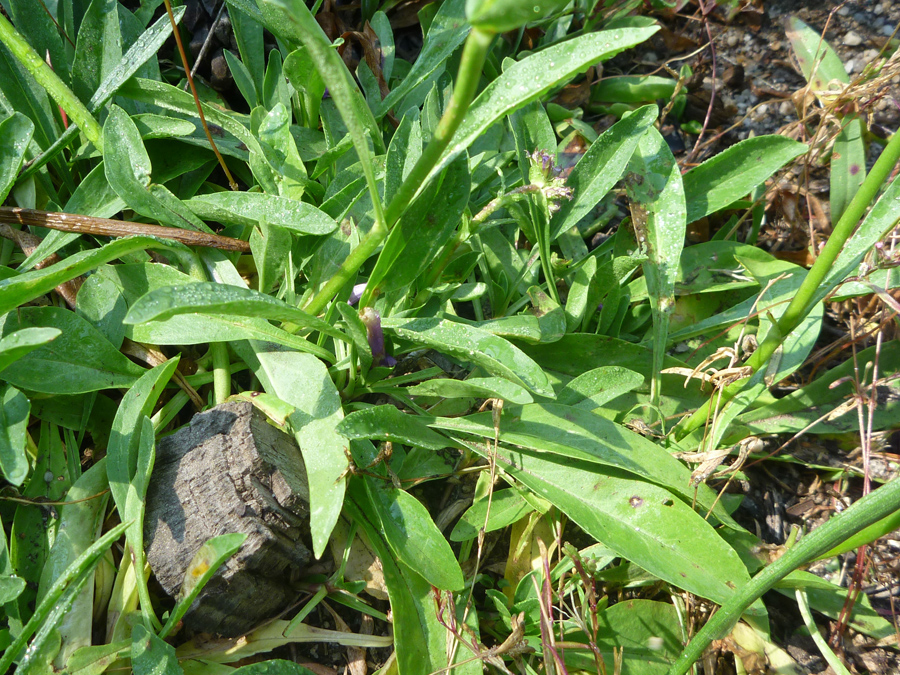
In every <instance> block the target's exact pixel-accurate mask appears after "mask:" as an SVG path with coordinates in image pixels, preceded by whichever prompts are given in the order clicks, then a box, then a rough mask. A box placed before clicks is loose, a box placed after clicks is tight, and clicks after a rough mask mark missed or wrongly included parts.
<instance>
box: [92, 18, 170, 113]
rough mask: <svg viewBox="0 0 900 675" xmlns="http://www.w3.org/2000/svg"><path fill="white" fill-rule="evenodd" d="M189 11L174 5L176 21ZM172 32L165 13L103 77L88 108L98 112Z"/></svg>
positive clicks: (152, 55) (154, 54) (154, 53)
mask: <svg viewBox="0 0 900 675" xmlns="http://www.w3.org/2000/svg"><path fill="white" fill-rule="evenodd" d="M186 11H187V8H186V7H173V8H172V13H173V14H174V15H175V23H176V24H177V23H179V22H180V21H181V19H182V17H183V16H184V13H185V12H186ZM171 34H172V22H171V21H170V20H169V17H168V16H166V15H165V14H164V15H163V16H161V17H159V18H158V19H157V20H156V21H155V22H154V23H153V25H152V26H150V27H149V28H148V29H147V30H146V31H144V32H143V33H142V34H141V36H140V37H139V38H138V39H137V40H135V41H134V44H132V45H131V47H129V48H128V51H126V52H125V55H124V56H123V57H122V60H121V61H119V62H118V63H117V64H116V66H115V67H114V68H113V69H112V70H111V71H110V72H109V74H108V75H107V76H106V77H105V78H103V81H102V82H101V83H100V86H99V87H97V91H95V92H94V95H93V96H91V101H90V103H89V104H88V108H89V109H90V111H91V112H97V111H98V110H100V108H101V107H102V106H103V105H105V104H106V103H107V101H109V99H111V98H112V96H113V94H115V93H116V91H117V90H118V89H119V88H120V87H121V86H122V85H123V84H125V82H127V81H128V79H129V78H131V76H132V75H134V74H135V73H137V71H138V70H139V69H140V68H141V66H143V65H144V64H145V63H146V62H147V61H148V60H149V59H150V58H152V57H155V56H156V53H157V52H158V51H159V48H160V47H162V45H163V42H165V41H166V40H167V39H168V38H169V36H170V35H171Z"/></svg>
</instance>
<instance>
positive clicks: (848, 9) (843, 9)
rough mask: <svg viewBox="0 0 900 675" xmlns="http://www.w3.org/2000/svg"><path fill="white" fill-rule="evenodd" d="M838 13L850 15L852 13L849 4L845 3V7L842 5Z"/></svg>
mask: <svg viewBox="0 0 900 675" xmlns="http://www.w3.org/2000/svg"><path fill="white" fill-rule="evenodd" d="M837 13H838V14H839V15H840V16H849V15H850V8H849V7H848V6H847V5H844V6H843V7H841V8H840V9H839V10H838V11H837Z"/></svg>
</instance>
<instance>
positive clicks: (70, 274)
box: [0, 236, 190, 314]
mask: <svg viewBox="0 0 900 675" xmlns="http://www.w3.org/2000/svg"><path fill="white" fill-rule="evenodd" d="M145 248H168V249H174V250H181V251H188V250H190V249H188V248H187V246H184V245H183V244H179V243H178V242H175V241H171V240H166V239H159V238H157V237H144V236H138V237H123V238H122V239H117V240H116V241H113V242H110V243H109V244H106V245H105V246H102V247H101V248H95V249H90V250H87V251H79V252H78V253H73V254H72V255H70V256H69V257H68V258H66V259H64V260H61V261H60V262H58V263H56V264H55V265H50V266H48V267H45V268H43V269H40V270H33V271H31V272H26V273H25V274H19V275H17V276H14V277H10V278H9V279H3V280H0V314H5V313H6V312H8V311H9V310H11V309H15V308H16V307H17V306H19V305H22V304H25V303H26V302H30V301H31V300H34V299H35V298H39V297H40V296H42V295H44V293H49V292H50V291H52V290H53V289H54V288H56V287H57V286H59V285H60V284H62V283H65V282H66V281H70V280H72V279H74V278H76V277H79V276H81V275H82V274H84V273H85V272H89V271H90V270H92V269H94V268H96V267H99V266H100V265H103V264H104V263H108V262H109V261H110V260H115V259H116V258H119V257H121V256H123V255H126V254H128V253H131V252H133V251H140V250H141V249H145Z"/></svg>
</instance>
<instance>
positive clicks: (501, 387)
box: [406, 377, 532, 404]
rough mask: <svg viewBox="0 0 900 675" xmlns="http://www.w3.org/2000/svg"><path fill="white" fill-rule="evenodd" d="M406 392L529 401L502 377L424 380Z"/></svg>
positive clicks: (447, 396) (530, 400) (514, 385)
mask: <svg viewBox="0 0 900 675" xmlns="http://www.w3.org/2000/svg"><path fill="white" fill-rule="evenodd" d="M406 391H407V393H409V394H412V395H413V396H441V397H443V398H468V397H471V398H501V399H503V400H504V401H509V402H510V403H519V404H524V403H531V402H532V398H531V394H529V393H528V392H527V391H526V390H525V389H523V388H522V387H520V386H519V385H517V384H514V383H513V382H510V381H509V380H506V379H504V378H502V377H470V378H469V379H467V380H452V379H447V378H440V379H432V380H426V381H425V382H422V383H421V384H417V385H416V386H414V387H408V388H407V390H406Z"/></svg>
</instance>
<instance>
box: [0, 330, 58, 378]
mask: <svg viewBox="0 0 900 675" xmlns="http://www.w3.org/2000/svg"><path fill="white" fill-rule="evenodd" d="M61 334H62V331H61V330H60V329H59V328H23V329H22V330H18V331H16V332H14V333H9V334H8V335H5V336H3V338H0V372H2V371H3V369H4V368H6V367H7V366H8V365H9V364H11V363H12V362H13V361H17V360H18V359H20V358H22V357H23V356H25V355H26V354H27V353H28V352H32V351H34V350H35V349H37V348H38V347H40V346H42V345H45V344H47V343H48V342H52V341H53V340H55V339H56V338H58V337H59V336H60V335H61Z"/></svg>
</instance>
